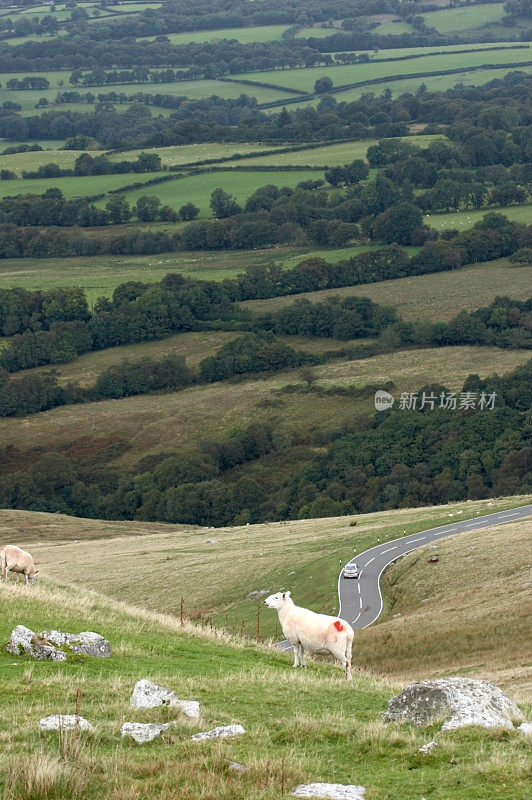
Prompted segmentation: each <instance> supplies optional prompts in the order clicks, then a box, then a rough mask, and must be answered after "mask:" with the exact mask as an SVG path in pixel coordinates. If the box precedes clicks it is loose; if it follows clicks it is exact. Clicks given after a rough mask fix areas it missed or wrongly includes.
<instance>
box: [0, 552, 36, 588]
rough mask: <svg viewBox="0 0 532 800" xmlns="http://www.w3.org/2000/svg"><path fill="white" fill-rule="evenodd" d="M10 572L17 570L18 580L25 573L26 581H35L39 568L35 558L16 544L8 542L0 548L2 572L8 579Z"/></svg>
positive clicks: (3, 576) (0, 570)
mask: <svg viewBox="0 0 532 800" xmlns="http://www.w3.org/2000/svg"><path fill="white" fill-rule="evenodd" d="M9 572H17V573H18V575H17V580H20V576H21V575H24V576H25V578H26V583H33V581H34V580H35V575H36V574H37V570H36V569H35V564H34V563H33V558H32V557H31V556H30V554H29V553H27V552H26V551H25V550H21V549H20V547H17V546H16V545H14V544H6V545H4V547H2V549H1V550H0V574H1V575H2V578H4V580H7V576H8V573H9Z"/></svg>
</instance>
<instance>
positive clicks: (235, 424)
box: [0, 347, 530, 466]
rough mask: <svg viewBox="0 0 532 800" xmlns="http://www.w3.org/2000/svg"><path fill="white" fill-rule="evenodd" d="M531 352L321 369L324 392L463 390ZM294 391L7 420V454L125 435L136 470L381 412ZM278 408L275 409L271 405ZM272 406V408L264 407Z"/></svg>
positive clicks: (176, 397) (200, 389) (412, 357)
mask: <svg viewBox="0 0 532 800" xmlns="http://www.w3.org/2000/svg"><path fill="white" fill-rule="evenodd" d="M529 357H530V355H529V353H528V352H527V351H525V350H500V349H498V348H489V347H477V348H475V347H446V348H433V349H427V350H413V351H403V352H398V353H392V354H389V355H384V356H377V357H374V358H367V359H362V360H354V361H338V362H334V363H327V364H324V365H321V366H318V367H315V368H314V372H315V375H316V383H317V384H318V385H321V386H325V387H331V386H340V387H346V386H357V387H362V386H365V385H367V384H368V383H369V384H373V385H374V384H379V383H382V384H384V383H386V382H387V381H390V380H391V381H393V382H394V383H395V386H396V388H395V389H394V392H401V391H413V390H414V389H418V388H419V387H420V386H423V385H425V384H427V383H430V382H431V381H433V380H436V379H437V380H439V381H442V382H444V383H445V385H446V386H447V387H448V388H449V389H451V390H452V389H458V388H459V387H461V386H462V384H463V382H464V380H465V379H466V377H467V376H468V375H470V374H471V373H476V374H478V375H480V376H481V377H482V376H487V375H490V374H492V373H493V372H498V373H499V374H501V373H504V372H509V371H511V370H513V369H515V367H516V366H518V365H520V364H524V363H526V362H527V361H528V359H529ZM287 384H301V386H302V387H303V386H304V379H303V378H302V376H301V375H300V373H299V371H297V370H293V371H286V372H282V373H277V374H274V375H269V376H267V377H264V378H260V377H259V378H257V377H255V378H252V379H250V380H246V381H242V382H239V383H234V382H231V381H225V382H221V383H215V384H208V385H205V386H197V387H192V388H190V389H186V390H184V391H181V392H178V393H173V394H158V395H151V396H150V395H137V396H135V397H129V398H125V399H121V400H108V401H103V402H98V403H88V404H86V405H73V406H63V407H61V408H56V409H52V410H51V411H46V412H43V413H40V414H33V415H31V416H29V417H25V418H24V419H23V420H20V421H17V422H16V423H14V422H13V420H10V419H7V418H3V419H0V440H1V441H2V442H3V444H4V446H8V445H11V444H12V445H15V446H17V447H21V448H29V447H33V446H35V443H37V442H38V443H39V444H40V445H43V446H47V445H50V444H52V443H54V442H65V441H73V440H75V439H77V438H78V437H80V436H85V435H90V436H95V435H98V436H107V435H109V434H117V435H118V436H120V437H122V438H123V439H124V440H125V441H127V442H128V443H129V445H130V449H129V450H128V451H127V452H126V453H125V454H124V455H123V456H121V457H120V459H118V460H117V461H116V462H115V463H116V464H120V465H121V466H131V465H133V464H136V463H137V462H138V461H139V460H140V459H141V458H143V457H144V456H147V455H151V454H155V453H160V452H168V451H169V449H171V450H172V451H174V450H180V449H182V448H185V447H187V446H190V445H191V444H192V443H193V442H195V441H197V440H198V439H203V438H205V437H214V438H216V439H222V438H224V437H225V436H227V435H229V434H230V433H231V432H232V431H235V430H242V429H243V428H244V427H246V426H247V425H249V424H251V423H252V422H257V421H259V420H260V421H262V422H270V423H272V424H274V425H275V426H276V427H278V426H281V427H282V429H283V430H285V431H286V432H287V435H288V436H290V435H292V434H296V433H297V435H298V436H300V435H301V433H302V432H307V431H309V430H310V429H312V428H313V429H315V430H322V431H324V432H327V431H330V430H332V429H334V430H337V429H338V426H339V425H341V424H342V421H343V420H345V421H349V422H350V423H352V421H353V419H354V418H355V417H356V416H357V415H359V414H366V413H368V412H369V411H371V408H372V406H373V404H372V403H370V401H369V400H356V401H355V400H353V399H352V398H350V397H348V396H345V395H342V394H333V395H319V394H316V393H312V392H311V393H309V392H305V391H302V392H293V393H287V394H282V395H280V396H279V394H278V391H279V390H281V389H282V388H283V387H284V386H286V385H287ZM271 400H275V402H274V403H270V401H271ZM264 401H266V402H264Z"/></svg>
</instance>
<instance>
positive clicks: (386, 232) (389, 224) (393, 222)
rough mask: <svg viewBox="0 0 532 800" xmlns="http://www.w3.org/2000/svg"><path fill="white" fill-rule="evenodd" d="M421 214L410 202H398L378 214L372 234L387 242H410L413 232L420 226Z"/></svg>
mask: <svg viewBox="0 0 532 800" xmlns="http://www.w3.org/2000/svg"><path fill="white" fill-rule="evenodd" d="M422 223H423V215H422V213H421V210H420V209H419V208H418V207H417V206H415V205H413V204H412V203H398V205H396V206H393V207H392V208H388V209H387V210H386V211H384V212H383V213H382V214H379V216H378V217H377V219H376V220H375V222H374V223H373V235H374V236H375V238H376V239H381V240H382V241H383V242H386V243H387V244H391V243H392V242H396V243H397V244H410V243H411V241H412V235H413V233H414V232H415V231H416V230H417V229H418V228H420V227H421V225H422Z"/></svg>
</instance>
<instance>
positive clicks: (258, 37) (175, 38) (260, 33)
mask: <svg viewBox="0 0 532 800" xmlns="http://www.w3.org/2000/svg"><path fill="white" fill-rule="evenodd" d="M289 27H290V26H289V25H262V26H261V27H260V28H217V29H216V30H213V31H194V32H192V31H189V32H188V33H167V34H165V35H166V37H167V38H168V39H170V41H171V42H172V44H175V45H180V44H189V43H190V42H195V43H197V44H200V43H202V42H212V41H218V40H221V39H236V40H237V41H238V42H240V43H241V44H250V43H253V42H270V41H279V40H280V39H281V37H282V35H283V33H284V32H285V31H286V30H287V29H288V28H289ZM154 38H155V37H154V36H139V37H137V41H138V42H150V41H153V39H154Z"/></svg>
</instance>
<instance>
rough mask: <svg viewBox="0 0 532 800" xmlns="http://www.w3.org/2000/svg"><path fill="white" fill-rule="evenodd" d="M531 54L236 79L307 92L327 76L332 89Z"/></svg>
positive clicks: (426, 60)
mask: <svg viewBox="0 0 532 800" xmlns="http://www.w3.org/2000/svg"><path fill="white" fill-rule="evenodd" d="M485 8H491V6H485ZM441 49H445V48H441ZM531 51H532V48H530V47H527V48H526V49H524V50H499V51H488V52H486V53H484V52H473V53H461V54H460V58H459V62H457V58H456V54H454V53H453V54H450V55H444V56H437V55H427V56H425V57H424V58H416V59H414V60H412V61H390V63H389V64H388V63H386V62H377V63H371V62H370V63H367V64H350V65H346V66H337V67H308V68H304V69H294V70H275V71H272V72H250V73H248V74H244V75H240V76H239V77H241V78H247V79H249V80H256V81H264V82H267V83H275V84H278V85H279V86H286V87H288V88H294V89H303V90H305V91H308V92H311V91H312V90H313V88H314V83H315V81H316V80H317V78H320V77H322V76H323V75H327V76H328V77H329V78H331V80H332V81H333V83H334V85H335V86H343V85H344V84H349V83H355V82H357V81H366V80H373V79H374V78H385V77H388V76H393V75H400V74H404V73H418V72H426V71H438V70H446V69H456V68H457V67H458V66H459V67H474V66H478V65H480V64H491V63H494V64H500V65H501V66H504V64H509V63H514V62H518V61H519V62H524V61H529V60H530V53H531ZM487 74H488V73H487ZM489 74H491V73H489ZM451 77H453V76H451ZM486 80H489V77H488V78H486ZM457 82H458V78H457V77H456V76H455V80H454V83H457ZM379 86H380V85H379V84H377V87H376V91H381V90H380V89H379V88H378V87H379Z"/></svg>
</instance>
